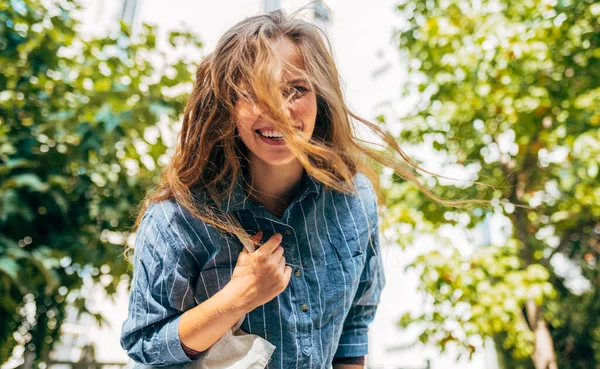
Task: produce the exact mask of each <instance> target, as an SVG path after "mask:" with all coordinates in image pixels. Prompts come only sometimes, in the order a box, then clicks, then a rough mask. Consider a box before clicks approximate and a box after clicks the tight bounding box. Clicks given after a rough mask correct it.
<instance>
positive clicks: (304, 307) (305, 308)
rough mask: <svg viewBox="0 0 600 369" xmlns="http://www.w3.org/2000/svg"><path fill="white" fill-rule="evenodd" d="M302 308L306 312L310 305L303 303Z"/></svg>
mask: <svg viewBox="0 0 600 369" xmlns="http://www.w3.org/2000/svg"><path fill="white" fill-rule="evenodd" d="M301 309H302V311H304V312H305V313H306V312H307V311H308V306H306V304H302V307H301Z"/></svg>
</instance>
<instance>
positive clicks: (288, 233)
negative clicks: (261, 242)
mask: <svg viewBox="0 0 600 369" xmlns="http://www.w3.org/2000/svg"><path fill="white" fill-rule="evenodd" d="M283 234H285V235H286V236H291V234H292V231H290V230H289V229H286V230H285V231H284V232H283Z"/></svg>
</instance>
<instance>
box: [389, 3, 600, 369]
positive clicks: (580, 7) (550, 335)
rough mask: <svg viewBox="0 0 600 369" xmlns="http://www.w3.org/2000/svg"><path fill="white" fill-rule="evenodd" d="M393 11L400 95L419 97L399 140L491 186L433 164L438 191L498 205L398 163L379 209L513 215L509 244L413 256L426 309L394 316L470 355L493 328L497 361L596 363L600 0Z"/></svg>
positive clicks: (427, 218)
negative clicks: (427, 192)
mask: <svg viewBox="0 0 600 369" xmlns="http://www.w3.org/2000/svg"><path fill="white" fill-rule="evenodd" d="M398 11H399V13H400V14H402V17H403V19H405V20H406V22H405V23H404V24H403V25H402V26H400V27H399V28H397V33H396V35H397V42H398V46H399V49H400V51H401V53H402V54H403V55H404V56H406V58H407V60H408V65H409V66H410V68H409V70H410V74H411V76H412V78H411V82H410V83H408V84H407V85H406V86H405V93H407V94H410V93H415V92H416V93H418V94H419V96H420V97H421V100H420V101H419V102H418V104H417V106H416V108H415V109H414V111H413V112H411V113H410V114H409V116H407V117H406V118H405V119H403V120H402V123H401V125H402V132H401V133H400V135H399V137H398V140H399V141H400V142H402V143H409V144H419V143H420V144H425V145H431V146H432V147H433V149H434V150H435V151H436V152H437V153H438V154H439V155H441V156H443V157H445V158H446V159H447V165H457V166H460V167H462V168H463V169H464V170H465V171H466V172H471V173H475V174H474V177H473V179H474V180H478V181H481V182H484V183H487V184H490V185H492V187H479V186H466V185H465V184H464V183H461V182H456V181H454V182H452V181H447V180H446V181H444V180H442V179H438V178H435V177H430V178H426V182H427V183H428V184H429V185H431V187H432V188H434V189H435V193H436V194H437V195H439V196H441V197H443V198H448V199H464V198H488V199H489V198H493V199H495V200H494V201H493V206H492V207H490V209H492V208H493V210H492V211H491V212H490V211H489V209H485V210H483V209H474V208H471V209H467V208H455V209H452V208H444V207H441V206H440V205H438V204H436V203H432V202H431V201H429V200H427V199H426V198H425V197H424V196H423V195H422V194H421V193H420V192H418V191H417V190H416V189H415V188H414V187H413V186H411V185H410V184H409V183H406V182H405V181H403V180H402V179H401V178H399V177H397V176H393V178H392V186H391V187H390V189H389V192H388V198H389V205H388V207H389V209H390V218H389V219H388V221H389V222H390V224H396V225H398V226H400V227H403V228H402V229H410V230H411V232H413V233H415V232H416V233H427V234H434V235H438V236H440V233H439V231H438V230H439V229H440V226H442V225H445V224H450V225H457V226H460V227H466V228H468V229H470V228H474V227H475V226H477V225H478V224H480V223H481V222H482V220H483V219H484V218H485V217H486V216H488V215H489V214H490V213H492V212H493V213H497V214H502V215H503V216H505V217H506V218H507V219H508V220H509V221H510V224H511V225H512V228H511V230H510V236H509V237H508V240H507V241H506V244H504V245H502V246H495V245H491V244H490V245H483V246H482V247H478V248H476V249H475V251H474V252H472V253H470V254H469V255H463V254H461V253H460V252H459V250H458V249H457V248H456V247H453V246H447V247H444V248H441V249H439V248H438V249H437V250H436V249H434V250H433V251H430V252H424V253H423V254H422V255H421V256H419V257H418V258H417V259H416V260H415V261H414V263H413V266H414V267H415V268H416V270H417V271H418V272H419V274H420V277H421V281H422V283H421V289H422V290H423V291H425V292H426V293H427V294H428V295H429V296H430V297H432V301H433V307H432V309H431V311H427V312H426V313H424V314H422V315H418V316H415V315H411V314H407V315H405V316H403V318H402V319H401V321H400V322H399V323H400V325H401V326H403V327H406V326H408V325H412V324H415V325H417V326H418V327H421V331H420V332H421V335H420V339H421V340H422V341H426V342H432V343H437V344H438V345H439V347H440V348H441V349H442V350H443V349H445V348H446V347H447V345H448V344H449V343H455V344H458V345H459V347H461V348H462V351H461V353H467V354H472V353H473V352H474V351H475V350H477V349H478V348H480V347H481V341H482V340H481V338H483V337H491V338H493V339H494V341H495V343H496V348H497V350H498V352H499V356H500V359H501V362H502V363H503V365H504V366H505V367H506V368H529V367H532V366H533V367H535V368H536V369H542V368H544V369H545V368H556V367H557V366H558V367H560V368H598V367H600V288H599V286H600V271H599V268H598V267H597V263H598V260H599V257H600V241H599V239H600V186H599V183H600V182H599V181H598V165H599V162H600V62H599V60H600V23H599V19H600V3H598V2H597V1H591V0H578V1H575V0H544V1H532V0H526V1H511V0H495V1H491V0H482V1H478V2H474V1H464V0H426V1H420V0H413V1H408V0H407V1H403V2H402V3H400V4H399V5H398ZM383 121H384V122H385V119H384V118H383ZM407 227H408V228H407ZM440 238H441V236H440ZM412 239H413V238H406V241H399V242H404V243H403V246H407V245H409V244H410V241H411V240H412ZM451 241H452V240H444V243H446V244H448V245H452V242H451ZM560 265H566V266H567V268H566V269H567V270H568V271H569V273H571V274H575V275H578V277H577V278H576V279H577V280H578V282H577V283H574V278H573V276H572V275H567V274H568V273H565V272H564V269H565V268H559V267H558V266H560Z"/></svg>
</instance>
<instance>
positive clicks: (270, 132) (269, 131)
mask: <svg viewBox="0 0 600 369" xmlns="http://www.w3.org/2000/svg"><path fill="white" fill-rule="evenodd" d="M294 128H296V129H297V130H300V127H294ZM256 132H257V133H258V134H259V135H261V136H264V137H270V138H283V137H284V135H283V132H279V131H275V130H273V129H259V130H257V131H256Z"/></svg>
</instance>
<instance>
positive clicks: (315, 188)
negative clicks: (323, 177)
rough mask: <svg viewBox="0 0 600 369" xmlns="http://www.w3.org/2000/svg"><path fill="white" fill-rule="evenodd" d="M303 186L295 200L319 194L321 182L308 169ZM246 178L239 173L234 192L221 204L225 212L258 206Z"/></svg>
mask: <svg viewBox="0 0 600 369" xmlns="http://www.w3.org/2000/svg"><path fill="white" fill-rule="evenodd" d="M301 180H302V186H301V189H300V192H299V193H300V195H299V196H298V197H297V198H296V199H294V200H293V201H294V202H296V201H302V200H303V199H304V198H305V197H306V196H308V195H309V194H310V193H316V194H318V193H319V192H320V190H321V183H320V182H319V181H317V180H316V179H315V178H313V177H312V176H311V175H309V174H308V173H307V172H306V171H304V174H303V175H302V179H301ZM243 182H244V178H243V176H242V174H241V171H240V174H239V175H238V177H237V180H236V182H235V185H234V189H233V193H232V194H231V196H230V197H228V198H225V200H223V202H222V204H221V209H223V211H224V212H225V213H231V212H233V211H236V210H246V209H252V208H255V207H256V206H257V204H256V203H255V202H254V201H253V200H252V199H250V198H249V197H248V196H247V195H246V192H245V191H244V188H243Z"/></svg>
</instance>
